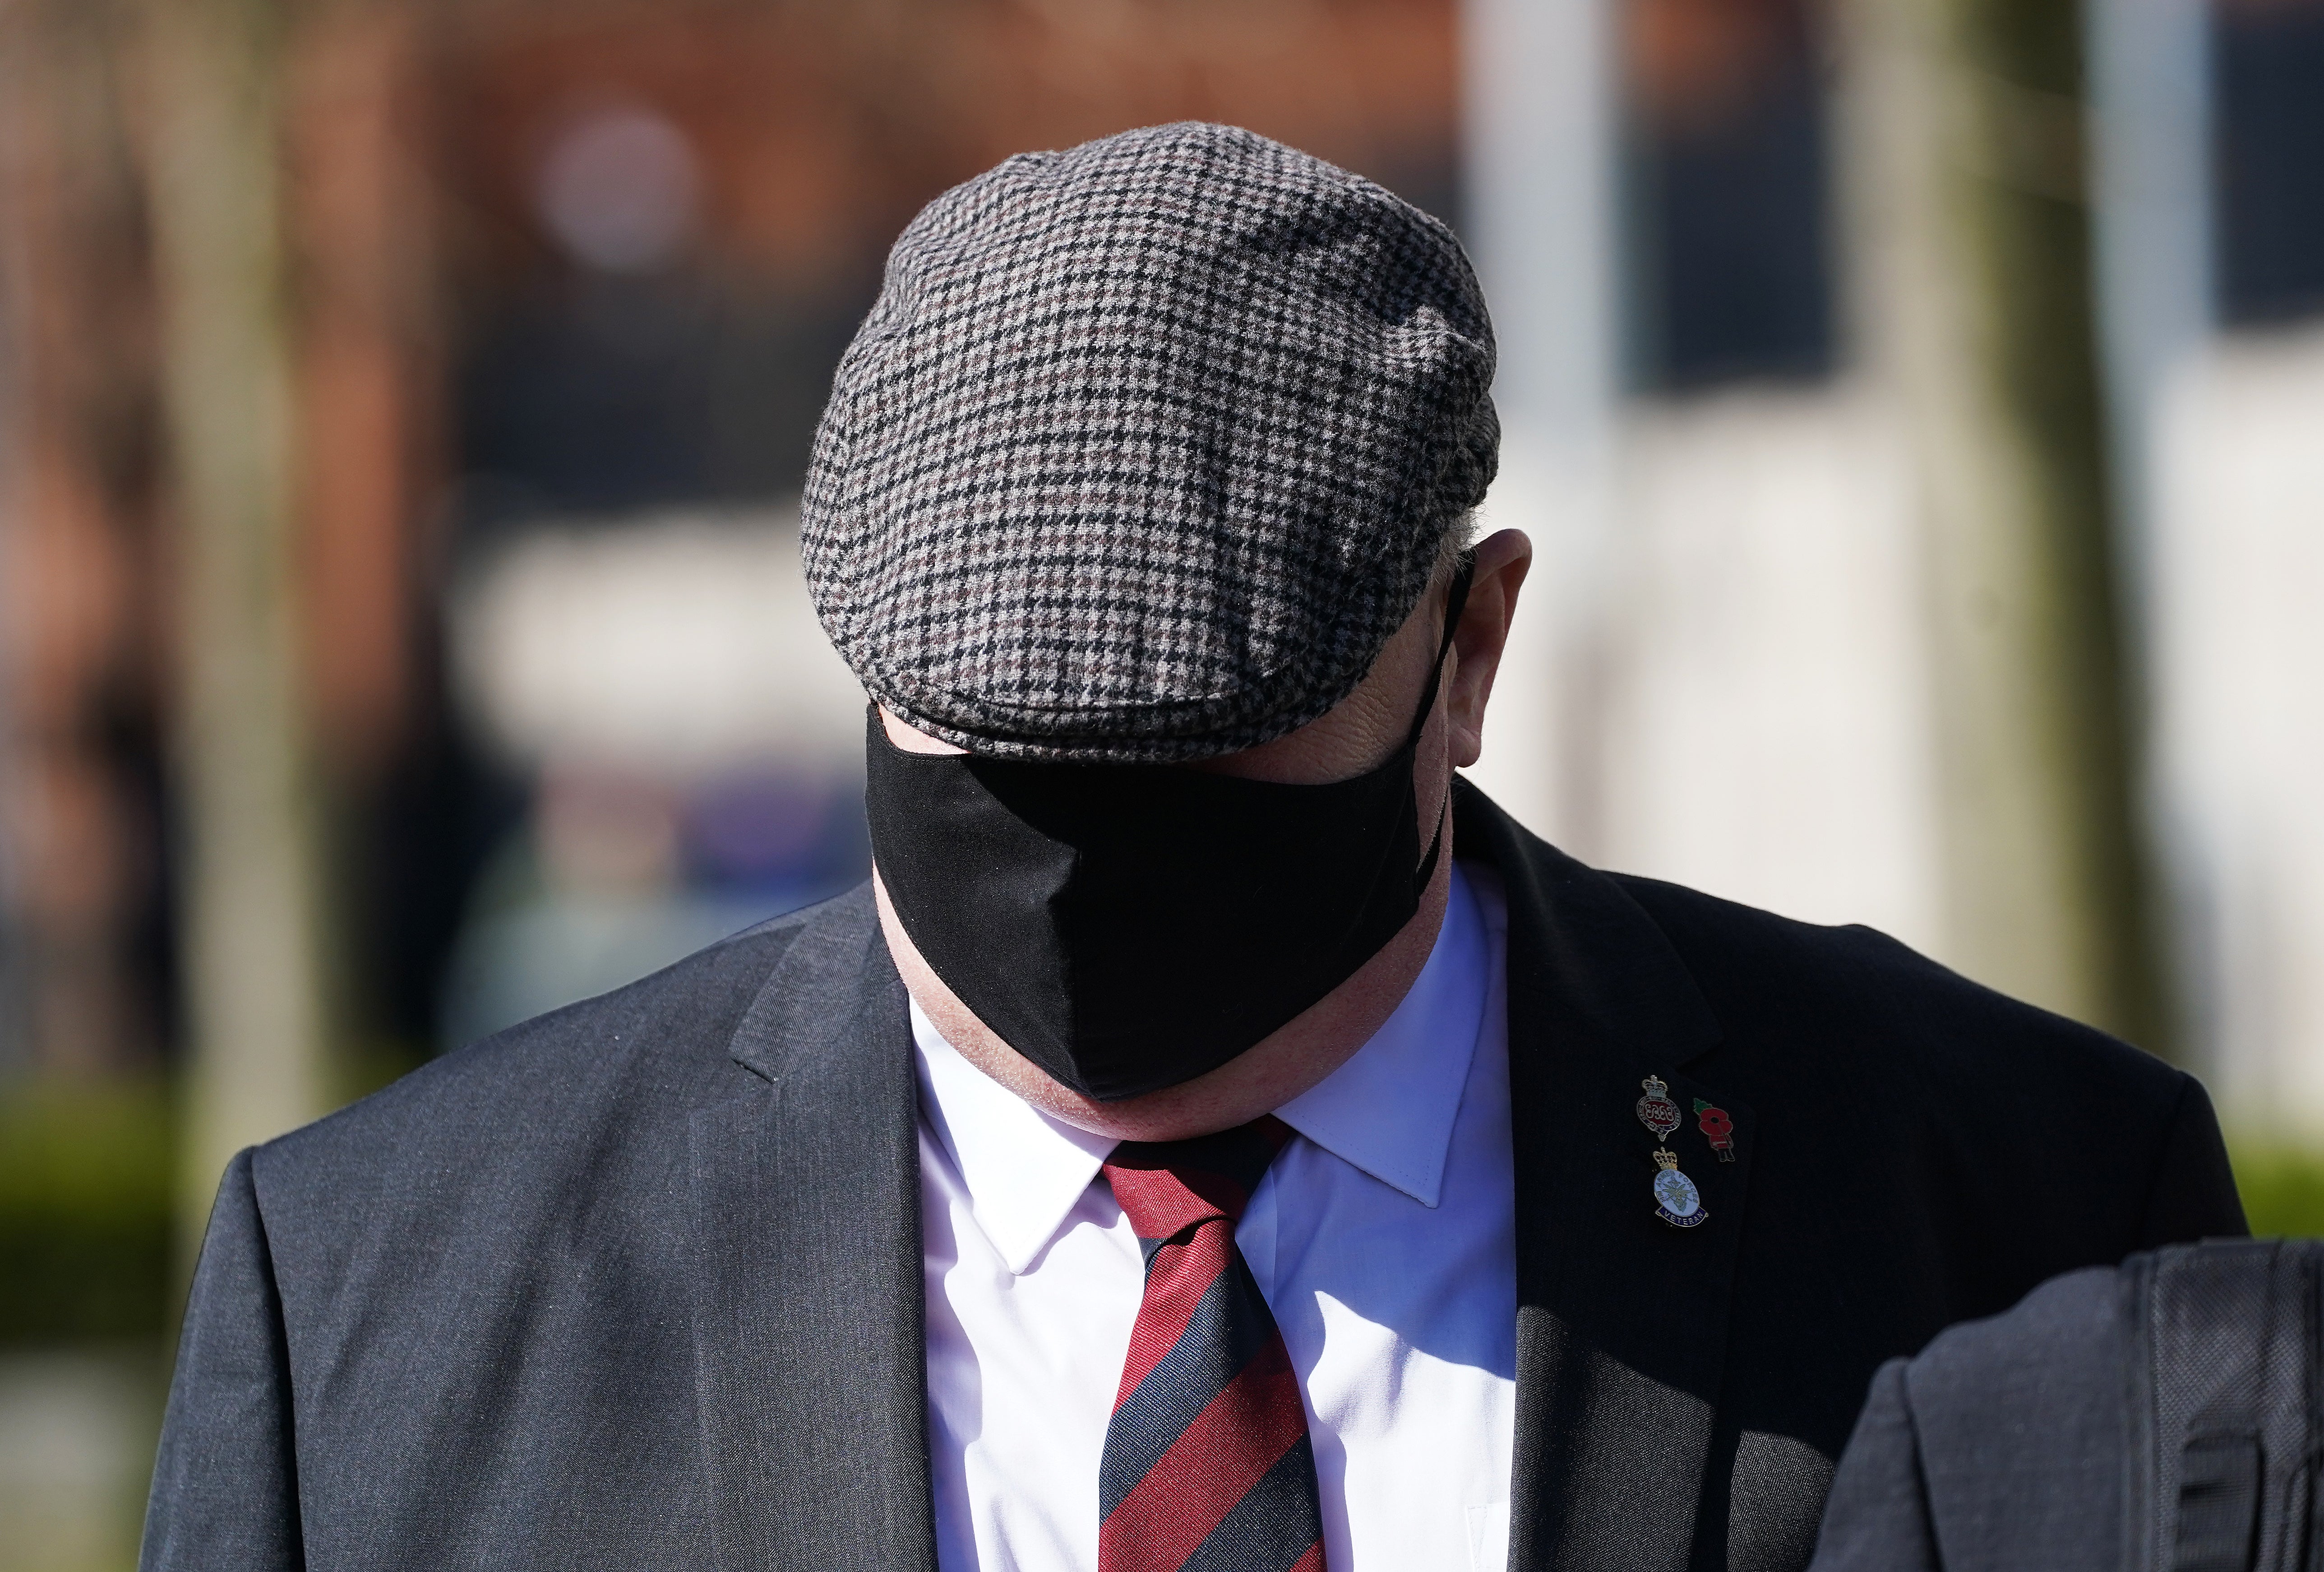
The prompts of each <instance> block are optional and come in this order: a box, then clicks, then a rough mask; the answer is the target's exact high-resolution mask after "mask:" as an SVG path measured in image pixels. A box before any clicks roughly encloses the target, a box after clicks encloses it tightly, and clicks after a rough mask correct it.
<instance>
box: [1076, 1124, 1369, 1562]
mask: <svg viewBox="0 0 2324 1572" xmlns="http://www.w3.org/2000/svg"><path fill="white" fill-rule="evenodd" d="M1290 1139H1291V1131H1290V1128H1289V1126H1287V1125H1286V1124H1284V1123H1283V1121H1282V1120H1280V1119H1277V1118H1276V1117H1275V1116H1274V1115H1272V1114H1269V1115H1268V1117H1266V1118H1264V1119H1259V1120H1256V1121H1254V1122H1253V1123H1251V1124H1244V1125H1240V1126H1239V1127H1237V1128H1236V1129H1233V1130H1227V1131H1222V1132H1221V1133H1218V1134H1216V1135H1205V1136H1203V1137H1201V1138H1200V1139H1198V1140H1194V1141H1170V1142H1136V1141H1125V1142H1122V1143H1121V1144H1120V1146H1117V1147H1115V1148H1114V1149H1113V1154H1112V1156H1111V1157H1110V1158H1108V1159H1107V1160H1106V1164H1105V1176H1106V1179H1108V1180H1109V1181H1110V1182H1111V1184H1112V1186H1113V1194H1114V1197H1115V1198H1116V1199H1117V1200H1119V1201H1120V1203H1121V1209H1122V1211H1123V1213H1124V1214H1125V1215H1127V1216H1128V1217H1129V1218H1130V1226H1131V1227H1133V1228H1135V1229H1136V1230H1137V1231H1138V1243H1139V1248H1140V1249H1142V1250H1143V1251H1144V1252H1145V1253H1146V1298H1145V1299H1144V1300H1143V1301H1142V1302H1141V1303H1140V1304H1139V1307H1138V1324H1137V1327H1135V1329H1134V1330H1132V1331H1131V1333H1130V1360H1129V1363H1128V1364H1126V1365H1124V1366H1123V1368H1122V1372H1121V1390H1120V1392H1119V1393H1117V1394H1116V1396H1115V1397H1114V1400H1113V1419H1112V1421H1111V1423H1110V1424H1109V1425H1108V1426H1107V1427H1106V1432H1105V1458H1104V1461H1103V1463H1102V1465H1101V1466H1100V1467H1099V1470H1098V1493H1099V1502H1100V1506H1099V1511H1100V1513H1101V1526H1100V1528H1099V1530H1098V1541H1097V1543H1098V1549H1097V1564H1098V1572H1323V1517H1322V1514H1321V1512H1319V1511H1318V1510H1317V1507H1316V1501H1315V1454H1314V1450H1313V1448H1312V1447H1310V1446H1309V1444H1308V1440H1307V1410H1306V1409H1305V1407H1303V1406H1302V1405H1301V1403H1300V1401H1299V1377H1298V1375H1297V1373H1296V1372H1294V1371H1293V1370H1292V1368H1291V1356H1290V1355H1289V1354H1287V1353H1286V1352H1285V1350H1284V1346H1283V1333H1282V1332H1281V1331H1280V1330H1279V1329H1278V1328H1277V1327H1276V1324H1275V1317H1274V1315H1273V1314H1272V1313H1271V1312H1269V1311H1268V1308H1267V1301H1266V1300H1265V1299H1261V1298H1260V1297H1259V1285H1258V1284H1257V1283H1256V1282H1254V1281H1251V1275H1250V1267H1249V1266H1247V1265H1245V1264H1244V1262H1243V1258H1242V1252H1241V1251H1240V1250H1238V1249H1236V1248H1235V1242H1234V1230H1235V1224H1236V1223H1238V1222H1239V1221H1240V1220H1241V1217H1242V1213H1243V1208H1244V1207H1246V1206H1248V1205H1250V1192H1251V1191H1252V1190H1254V1189H1256V1188H1259V1176H1261V1175H1262V1174H1264V1173H1265V1172H1266V1171H1267V1165H1268V1163H1269V1162H1271V1161H1274V1158H1275V1154H1276V1153H1277V1151H1281V1150H1282V1149H1283V1143H1284V1142H1286V1141H1288V1140H1290Z"/></svg>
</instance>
